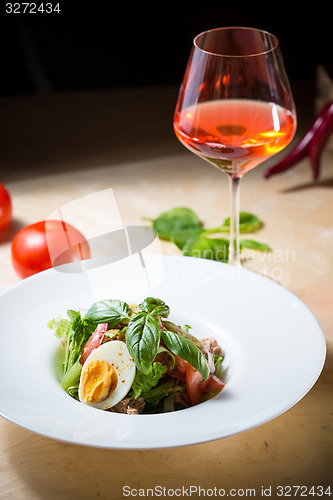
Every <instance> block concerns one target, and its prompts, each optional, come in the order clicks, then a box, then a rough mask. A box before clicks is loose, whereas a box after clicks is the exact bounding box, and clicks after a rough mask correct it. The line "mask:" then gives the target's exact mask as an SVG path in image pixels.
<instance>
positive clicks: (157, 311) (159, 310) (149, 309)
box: [139, 297, 170, 318]
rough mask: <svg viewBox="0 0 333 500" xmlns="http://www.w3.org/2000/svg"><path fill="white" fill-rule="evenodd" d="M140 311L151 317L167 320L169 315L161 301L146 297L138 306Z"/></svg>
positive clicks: (166, 307) (168, 310) (167, 309)
mask: <svg viewBox="0 0 333 500" xmlns="http://www.w3.org/2000/svg"><path fill="white" fill-rule="evenodd" d="M139 308H140V309H141V311H144V312H146V313H148V314H151V315H153V316H161V317H162V318H167V317H168V316H169V314H170V308H169V306H167V305H166V303H165V302H163V300H160V299H155V298H154V297H147V298H146V299H145V300H144V301H143V302H142V303H141V304H139Z"/></svg>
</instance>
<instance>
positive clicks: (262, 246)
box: [239, 240, 271, 252]
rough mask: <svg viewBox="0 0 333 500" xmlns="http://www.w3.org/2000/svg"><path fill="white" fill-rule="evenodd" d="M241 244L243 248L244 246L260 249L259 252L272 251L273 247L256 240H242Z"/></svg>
mask: <svg viewBox="0 0 333 500" xmlns="http://www.w3.org/2000/svg"><path fill="white" fill-rule="evenodd" d="M239 246H240V248H241V250H242V249H243V248H250V249H252V250H258V251H259V252H270V251H271V247H270V246H269V245H267V243H261V242H259V241H255V240H240V242H239Z"/></svg>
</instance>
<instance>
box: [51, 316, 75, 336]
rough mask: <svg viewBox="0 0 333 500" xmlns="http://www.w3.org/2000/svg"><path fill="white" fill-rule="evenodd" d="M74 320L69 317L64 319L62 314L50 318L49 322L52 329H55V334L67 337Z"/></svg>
mask: <svg viewBox="0 0 333 500" xmlns="http://www.w3.org/2000/svg"><path fill="white" fill-rule="evenodd" d="M71 325H72V322H71V321H70V320H69V319H62V318H61V317H60V316H59V317H57V318H53V319H50V321H49V322H48V323H47V326H48V328H50V330H54V335H55V336H56V337H58V338H59V339H64V340H65V339H67V337H68V334H69V332H70V329H71Z"/></svg>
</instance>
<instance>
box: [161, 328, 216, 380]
mask: <svg viewBox="0 0 333 500" xmlns="http://www.w3.org/2000/svg"><path fill="white" fill-rule="evenodd" d="M161 336H162V339H163V342H164V343H165V345H166V346H167V348H168V349H170V351H171V352H173V353H174V354H176V355H177V356H179V357H180V358H182V359H185V361H188V362H189V363H190V364H191V365H192V366H193V367H194V368H195V369H196V370H197V371H198V372H199V373H201V375H202V379H203V381H205V380H207V378H208V375H209V366H208V361H207V359H206V358H205V356H204V355H203V353H202V352H201V351H200V349H199V348H198V347H197V346H196V345H195V344H194V343H193V342H192V341H191V340H189V339H187V338H185V337H182V336H180V335H178V334H177V333H174V332H171V331H167V330H162V331H161Z"/></svg>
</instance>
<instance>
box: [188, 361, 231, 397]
mask: <svg viewBox="0 0 333 500" xmlns="http://www.w3.org/2000/svg"><path fill="white" fill-rule="evenodd" d="M224 386H225V384H224V383H223V382H222V380H220V379H219V378H218V377H217V376H216V375H214V374H213V373H210V374H209V375H208V378H207V380H205V381H204V382H202V375H201V373H199V372H198V371H197V370H196V369H195V368H193V366H192V365H190V364H188V366H187V370H186V390H187V395H188V398H189V401H190V403H191V405H192V406H195V405H197V404H199V403H202V401H203V400H204V398H205V396H207V395H208V394H209V395H214V394H217V393H218V392H220V391H221V390H222V389H223V387H224Z"/></svg>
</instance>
